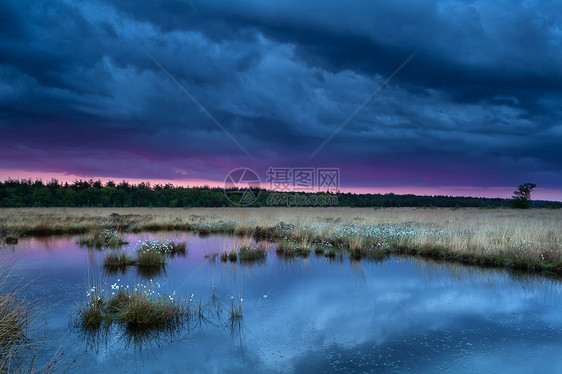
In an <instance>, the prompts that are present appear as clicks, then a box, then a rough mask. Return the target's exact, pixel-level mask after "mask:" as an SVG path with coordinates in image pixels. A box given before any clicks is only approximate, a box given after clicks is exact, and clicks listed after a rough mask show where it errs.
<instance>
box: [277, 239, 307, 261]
mask: <svg viewBox="0 0 562 374" xmlns="http://www.w3.org/2000/svg"><path fill="white" fill-rule="evenodd" d="M276 252H277V253H279V254H281V255H283V256H286V257H294V256H299V257H308V256H309V255H310V254H311V253H312V245H311V243H310V241H309V240H308V239H302V240H301V241H292V240H283V241H282V242H281V243H279V244H278V246H277V249H276Z"/></svg>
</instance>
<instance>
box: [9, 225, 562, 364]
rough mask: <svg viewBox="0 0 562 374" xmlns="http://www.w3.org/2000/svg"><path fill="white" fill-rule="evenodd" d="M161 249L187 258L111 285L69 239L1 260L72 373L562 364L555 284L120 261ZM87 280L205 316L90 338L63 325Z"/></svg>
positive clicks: (123, 272)
mask: <svg viewBox="0 0 562 374" xmlns="http://www.w3.org/2000/svg"><path fill="white" fill-rule="evenodd" d="M158 238H166V239H171V240H182V241H187V246H188V254H187V255H186V256H185V257H176V258H171V259H169V260H168V264H167V266H166V268H165V269H164V270H162V271H160V272H154V273H150V274H146V273H144V274H140V273H138V270H137V268H136V267H129V268H127V269H119V270H117V271H116V272H114V273H113V272H106V271H105V270H104V269H103V266H102V265H103V252H99V251H87V250H85V249H80V248H79V246H78V245H77V243H76V238H64V237H63V238H55V239H53V238H51V239H48V240H43V239H41V240H39V239H28V240H20V244H19V245H18V247H17V250H16V251H15V252H12V251H2V252H1V256H3V257H4V258H14V256H16V257H17V261H16V262H15V265H14V271H16V272H19V273H21V274H24V275H25V276H26V279H29V281H30V282H32V284H34V285H35V284H37V285H40V286H41V287H32V288H31V292H30V295H29V297H32V298H34V299H38V300H39V303H40V307H42V308H43V309H44V310H45V312H44V320H43V321H47V322H48V323H47V325H48V329H47V332H46V334H47V336H48V337H49V339H54V340H55V343H54V344H53V345H55V346H56V345H58V344H62V350H63V351H65V352H69V353H71V354H72V355H73V357H74V356H76V357H77V360H78V363H77V365H78V366H77V370H78V372H84V373H94V372H98V371H100V370H104V369H106V370H111V371H113V372H115V371H125V370H129V371H131V368H133V370H136V371H137V372H153V371H154V372H156V371H158V372H162V371H164V372H185V370H186V368H189V370H190V371H194V372H250V373H251V372H264V371H265V372H272V371H273V372H280V371H282V372H286V373H293V372H294V373H299V372H351V371H353V370H355V371H356V372H363V371H367V372H369V371H376V372H404V371H406V372H408V371H410V372H447V371H448V372H467V371H470V370H472V371H476V372H483V371H492V372H497V371H501V372H504V371H509V372H528V371H533V370H535V368H538V367H540V368H542V371H545V372H548V371H556V370H558V368H559V367H560V364H562V357H560V355H559V354H558V352H559V350H560V349H561V348H562V338H561V337H562V316H561V315H560V313H559V310H560V307H561V306H562V292H561V289H560V280H559V279H549V278H546V277H543V276H536V275H528V274H522V273H513V272H509V271H506V270H497V269H484V268H478V267H471V266H463V265H458V264H450V263H436V262H435V261H433V260H428V259H422V258H411V257H390V258H387V259H384V260H382V259H379V260H378V261H377V260H366V259H361V261H349V260H348V258H347V257H343V256H339V255H338V256H336V257H335V258H327V257H324V256H318V255H311V256H309V257H308V258H304V259H303V258H298V257H295V258H286V257H283V256H281V257H279V256H277V255H276V253H275V251H274V249H273V247H269V248H268V253H267V257H266V259H265V261H261V262H253V263H250V264H243V263H240V261H237V262H221V261H220V260H217V261H215V262H211V261H209V260H208V259H206V258H205V254H206V253H207V254H208V253H209V251H210V250H216V251H222V250H223V249H224V248H229V247H231V246H233V245H235V244H236V240H238V239H237V238H232V237H228V236H216V235H209V236H206V237H204V238H201V237H198V236H194V235H189V234H185V233H173V232H172V233H156V234H154V233H151V234H147V233H141V234H134V235H132V234H130V235H127V236H126V240H128V241H129V242H130V243H131V244H130V245H129V246H128V247H127V248H125V249H124V250H128V251H132V250H134V248H135V245H136V243H137V241H138V240H146V239H158ZM156 269H158V268H156ZM89 279H101V282H104V283H106V284H113V283H114V282H117V281H118V280H119V282H120V283H122V284H128V285H133V284H136V283H138V282H145V281H146V280H147V279H153V280H154V281H155V282H159V283H160V284H161V285H162V292H169V293H171V292H174V291H175V292H176V293H177V295H178V297H184V298H186V299H189V298H192V299H193V300H194V301H193V303H194V305H195V303H197V302H200V303H202V307H201V308H200V309H203V312H202V313H201V316H200V318H194V319H190V322H189V323H188V324H186V325H185V326H182V327H181V328H180V329H178V330H175V331H155V332H153V333H151V334H130V332H127V331H125V330H123V329H122V328H121V327H119V326H113V327H111V328H110V329H108V330H106V331H101V332H99V333H97V334H96V335H95V336H91V335H88V336H85V335H84V334H83V333H82V332H78V331H76V330H75V329H72V328H70V329H69V327H68V318H69V316H72V315H73V313H74V311H75V310H76V305H77V303H80V302H82V301H84V300H85V297H84V295H85V292H84V291H85V289H86V287H87V285H88V280H89ZM234 298H243V301H242V305H243V318H242V319H238V320H231V319H229V318H228V308H229V306H230V305H231V300H233V299H234ZM54 301H56V303H55V304H53V302H54ZM139 352H142V353H139ZM48 353H49V352H47V353H46V356H45V357H48Z"/></svg>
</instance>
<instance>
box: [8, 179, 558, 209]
mask: <svg viewBox="0 0 562 374" xmlns="http://www.w3.org/2000/svg"><path fill="white" fill-rule="evenodd" d="M236 191H238V190H233V189H230V190H226V193H225V190H224V189H222V188H211V187H208V186H202V187H177V186H173V185H171V184H166V185H159V184H157V185H151V184H150V183H148V182H145V183H139V184H131V183H128V182H126V181H122V182H119V183H116V182H113V181H108V182H107V183H102V182H101V181H99V180H97V181H95V180H78V181H74V182H73V183H70V184H69V183H61V182H59V181H58V180H55V179H53V180H51V181H49V182H43V181H41V180H31V179H22V180H16V179H10V180H6V181H4V182H1V181H0V207H5V208H7V207H228V206H237V204H234V203H233V202H232V201H236V200H235V199H233V198H232V196H235V195H236ZM252 193H253V195H255V196H256V198H255V199H253V200H255V201H252V203H251V204H248V206H253V207H260V206H272V205H276V206H287V205H291V206H295V205H298V206H322V205H324V206H332V207H333V206H339V207H450V208H455V207H456V208H465V207H479V208H500V207H509V206H510V199H502V198H479V197H462V196H461V197H459V196H456V197H454V196H418V195H413V194H405V195H397V194H393V193H387V194H353V193H330V192H316V193H303V192H285V193H283V194H284V195H285V198H286V199H282V200H279V199H277V200H275V201H280V203H277V204H272V203H271V201H272V199H271V197H272V194H280V193H279V192H275V191H270V190H266V189H260V190H252ZM295 196H298V197H299V199H292V198H291V197H295ZM276 197H278V195H276ZM287 197H288V198H287ZM311 197H314V198H311ZM295 201H297V202H295ZM311 201H312V202H311ZM314 201H326V202H327V203H325V204H314V203H313V202H314ZM560 205H561V204H560V203H556V202H549V201H533V202H532V204H531V206H532V207H550V208H559V207H560Z"/></svg>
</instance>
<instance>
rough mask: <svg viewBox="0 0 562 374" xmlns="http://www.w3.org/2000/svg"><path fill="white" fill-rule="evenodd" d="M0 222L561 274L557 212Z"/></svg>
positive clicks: (64, 212)
mask: <svg viewBox="0 0 562 374" xmlns="http://www.w3.org/2000/svg"><path fill="white" fill-rule="evenodd" d="M0 216H2V217H3V218H4V219H3V221H2V222H1V223H0V231H3V232H11V233H14V234H15V235H17V236H23V235H31V234H60V233H86V232H88V231H89V230H92V229H95V230H101V229H111V230H117V231H120V232H138V231H150V230H183V231H193V232H199V233H201V234H209V233H228V234H235V235H243V236H247V235H252V236H254V238H256V239H260V240H261V239H268V240H275V241H280V242H284V241H286V242H293V243H299V242H302V241H303V240H306V241H308V242H310V244H311V245H315V244H316V243H320V242H323V243H329V244H330V245H332V246H333V247H334V248H339V249H340V251H343V252H347V253H349V254H350V255H354V253H355V254H356V253H358V254H360V257H367V256H366V255H365V254H374V255H379V254H381V253H383V254H384V253H397V254H401V253H406V254H413V255H419V256H425V257H431V258H437V259H442V260H447V261H455V262H461V263H469V264H475V265H482V266H497V267H507V268H513V269H522V270H527V271H548V272H554V273H560V274H562V257H561V248H562V239H561V237H560V232H562V211H561V210H549V209H530V210H512V209H493V210H479V209H455V210H453V209H446V208H436V209H419V208H387V209H376V210H375V209H368V208H357V209H355V208H193V209H183V208H178V209H173V208H162V209H159V208H155V209H148V208H131V209H127V208H115V209H112V208H65V209H57V208H49V209H35V208H28V209H1V210H0ZM356 238H361V242H362V247H361V249H360V250H359V251H357V248H355V250H351V247H354V243H353V241H354V240H357V239H356ZM289 246H290V245H289ZM288 252H289V253H291V249H289V251H288ZM295 253H296V249H295Z"/></svg>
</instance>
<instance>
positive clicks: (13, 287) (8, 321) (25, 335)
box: [0, 263, 65, 374]
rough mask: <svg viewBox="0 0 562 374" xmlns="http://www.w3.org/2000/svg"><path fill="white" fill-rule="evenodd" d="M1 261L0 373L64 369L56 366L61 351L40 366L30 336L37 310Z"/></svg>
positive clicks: (33, 341)
mask: <svg viewBox="0 0 562 374" xmlns="http://www.w3.org/2000/svg"><path fill="white" fill-rule="evenodd" d="M6 266H7V265H6V264H4V263H2V264H0V269H2V272H1V274H0V373H10V374H12V373H13V374H20V373H42V374H46V373H54V372H59V371H60V372H65V370H62V369H60V367H58V360H59V359H60V358H61V356H62V353H59V352H58V351H57V352H56V353H55V355H54V356H53V358H52V359H51V361H50V362H48V363H47V364H46V365H44V366H42V367H40V366H39V363H38V362H37V360H36V355H37V350H38V348H39V343H38V342H37V341H35V340H34V339H31V338H30V336H29V335H30V333H29V329H30V325H31V323H32V321H33V319H34V318H35V317H37V314H36V312H35V311H34V310H33V308H32V305H31V303H29V302H27V301H25V297H24V295H23V293H22V292H21V284H20V283H19V282H18V281H15V280H14V279H13V277H12V276H11V275H10V274H9V273H7V272H6Z"/></svg>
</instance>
